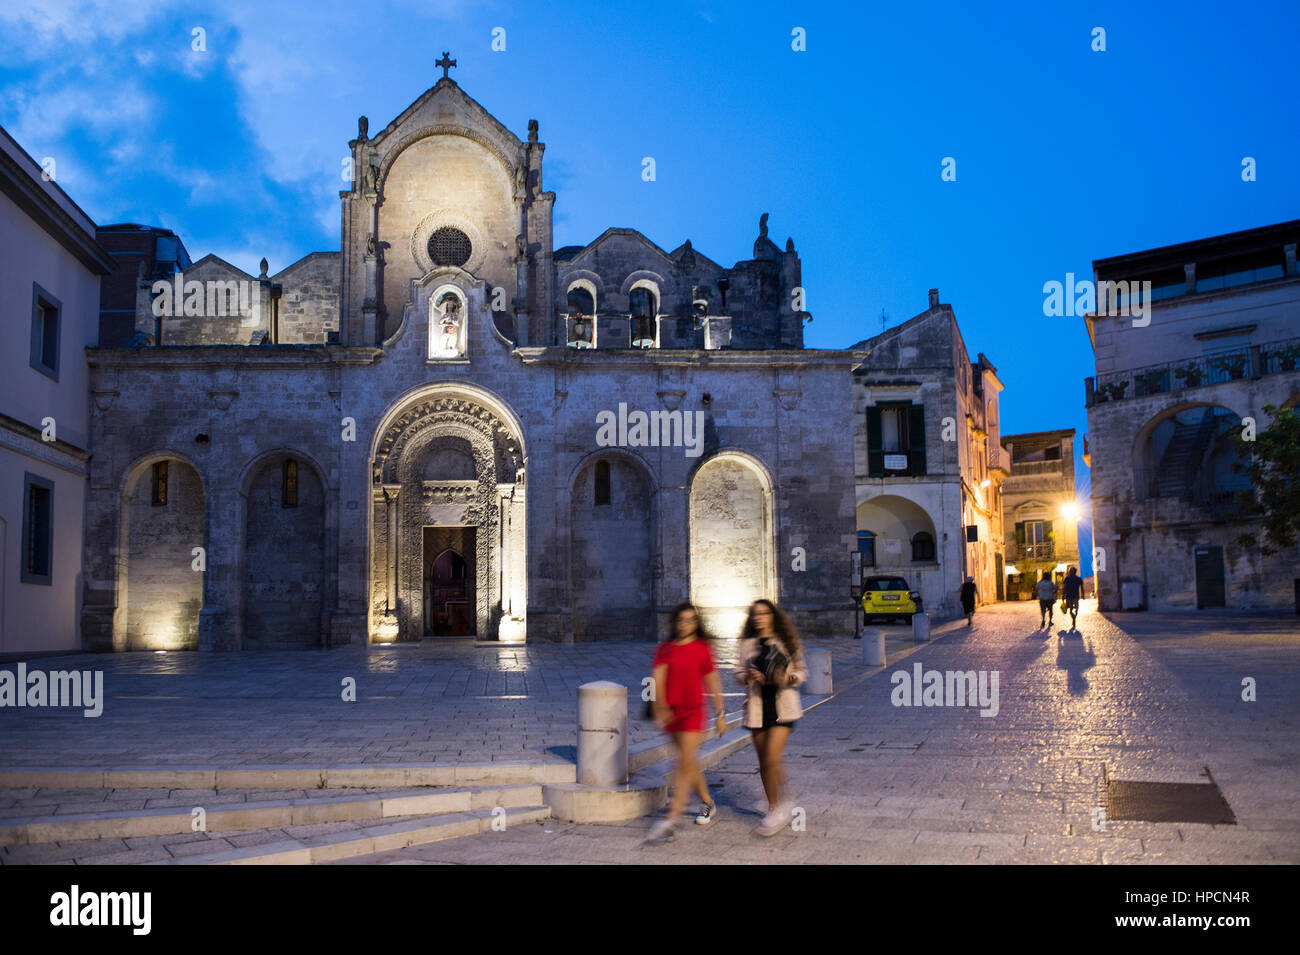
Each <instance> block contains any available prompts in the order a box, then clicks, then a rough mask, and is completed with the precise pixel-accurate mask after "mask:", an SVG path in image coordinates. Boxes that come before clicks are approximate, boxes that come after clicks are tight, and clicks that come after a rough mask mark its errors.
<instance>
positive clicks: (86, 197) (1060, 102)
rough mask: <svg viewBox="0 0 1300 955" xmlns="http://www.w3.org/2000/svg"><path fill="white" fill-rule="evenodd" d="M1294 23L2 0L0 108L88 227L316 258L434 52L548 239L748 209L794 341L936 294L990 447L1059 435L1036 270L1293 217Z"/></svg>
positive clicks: (717, 227) (211, 248)
mask: <svg viewBox="0 0 1300 955" xmlns="http://www.w3.org/2000/svg"><path fill="white" fill-rule="evenodd" d="M496 27H502V28H504V29H505V31H506V32H505V41H506V50H505V51H504V52H493V51H492V49H491V43H492V31H493V29H494V28H496ZM796 27H802V28H803V29H804V30H805V31H806V38H807V40H806V45H807V49H806V51H803V52H795V51H793V50H792V49H791V31H792V30H793V29H794V28H796ZM1094 27H1102V28H1104V29H1105V30H1106V51H1105V52H1094V51H1093V50H1092V49H1091V43H1092V30H1093V28H1094ZM1297 27H1300V4H1296V3H1295V2H1294V0H1291V2H1276V3H1272V2H1262V3H1255V4H1251V5H1250V6H1248V7H1241V6H1237V5H1228V4H1223V3H1203V2H1190V3H1188V2H1181V3H1164V4H1138V3H1086V4H1040V3H1010V4H1004V5H998V7H997V8H996V9H981V7H980V6H979V5H976V4H970V3H952V4H945V3H927V4H856V3H851V4H803V5H791V4H788V3H725V4H724V3H708V2H706V3H644V4H635V5H624V4H610V3H573V4H546V5H541V4H523V3H502V2H493V0H486V2H483V0H475V2H468V0H466V2H461V0H444V2H438V0H434V2H429V0H420V2H397V3H374V4H369V3H366V4H361V3H332V2H326V3H313V4H310V5H308V4H279V3H275V4H272V3H265V2H262V3H253V2H242V0H239V2H231V3H216V4H203V3H198V4H195V3H175V2H156V0H140V2H132V3H121V2H119V0H111V2H101V0H91V2H58V0H53V2H51V0H42V2H40V3H32V2H28V0H17V2H14V0H6V3H5V4H4V6H3V8H2V9H0V123H3V125H4V126H5V127H6V128H7V129H9V131H10V132H11V133H12V134H13V135H14V136H15V138H16V139H17V140H18V141H19V142H20V143H21V144H22V145H23V146H24V147H25V148H26V149H27V151H28V152H29V153H31V154H32V155H33V156H34V157H36V158H37V159H38V160H41V159H43V158H44V157H46V156H50V157H53V158H54V159H55V160H56V163H57V166H56V169H57V178H58V180H59V182H60V184H61V185H63V187H64V188H65V189H67V190H68V192H69V193H70V194H71V195H72V197H73V198H74V199H75V200H76V201H77V202H78V203H79V204H80V205H81V206H82V207H83V208H84V209H85V210H86V211H87V212H88V213H89V214H90V215H91V216H92V217H93V218H94V219H95V220H96V221H99V222H103V223H108V222H115V221H138V222H145V223H150V224H156V225H162V226H166V227H168V228H172V229H175V230H176V231H178V232H179V233H180V234H181V236H182V238H183V239H184V240H185V243H186V245H187V247H188V248H189V250H190V252H191V254H192V255H194V257H195V258H198V257H199V256H201V255H203V254H206V253H208V252H215V253H216V254H218V255H220V256H222V257H223V258H226V259H228V260H229V261H232V262H234V263H235V264H237V265H240V266H241V267H243V268H245V269H249V270H254V269H255V268H256V263H257V261H258V260H259V259H260V258H261V257H262V256H266V257H267V258H268V259H269V260H270V262H271V266H272V270H273V271H278V270H279V269H281V268H283V267H284V266H285V265H287V264H289V263H290V262H292V261H294V260H296V259H298V258H299V257H301V256H302V255H305V254H307V253H309V252H312V251H316V250H321V249H337V248H338V247H339V238H338V232H339V202H338V190H339V189H340V188H341V187H342V186H343V183H342V180H341V178H340V169H341V166H340V163H341V161H342V160H343V158H344V157H345V156H346V155H347V141H348V139H350V138H351V137H353V136H354V135H355V134H356V118H357V116H358V115H360V114H363V113H364V114H365V115H367V116H369V118H370V123H371V129H372V130H376V129H379V128H382V127H383V126H384V125H386V124H387V123H388V122H389V121H390V120H391V119H392V118H393V117H394V116H396V115H397V114H398V113H399V112H400V111H401V110H402V109H404V108H405V107H406V106H407V105H409V103H410V102H411V101H413V100H414V99H415V98H416V97H418V96H419V95H420V93H422V92H423V91H424V90H425V89H427V88H428V87H429V86H431V85H432V84H433V83H434V82H435V81H436V79H437V77H438V76H439V75H441V71H440V70H438V69H437V68H436V67H434V65H433V63H434V60H435V59H437V57H438V56H439V55H440V53H441V51H442V50H444V49H446V50H450V51H451V52H452V55H453V57H455V58H456V59H457V60H458V62H459V66H458V67H457V68H456V70H455V71H454V72H453V76H454V78H455V79H456V80H457V81H458V82H459V83H460V84H461V86H462V87H463V88H464V89H465V90H466V92H468V93H469V94H470V95H471V96H473V97H474V98H476V99H477V100H478V101H479V102H481V103H482V104H483V105H484V106H485V107H486V108H487V109H488V110H489V111H490V112H492V113H493V114H494V115H496V116H497V117H498V119H500V120H501V121H502V122H504V123H505V124H506V125H507V126H508V127H510V128H511V129H512V130H514V131H515V133H516V134H517V135H520V136H523V135H525V133H526V130H527V122H528V120H529V119H530V118H536V119H538V120H539V121H540V123H541V138H542V140H543V141H544V142H546V144H547V153H546V181H545V186H546V188H548V189H552V190H555V191H556V192H557V193H558V199H557V203H556V228H555V239H556V246H557V247H558V246H561V245H566V244H582V243H586V242H588V241H590V240H591V239H593V238H595V237H596V236H597V235H599V234H600V233H601V232H602V231H604V229H606V228H608V227H610V226H625V227H632V228H636V229H639V230H641V231H642V232H644V233H645V234H646V235H647V236H649V237H650V238H651V239H652V240H654V241H655V242H657V243H659V244H660V245H661V246H663V247H665V248H673V247H675V246H676V245H678V244H679V243H680V242H681V241H683V240H684V239H687V238H690V239H691V240H692V242H693V243H694V245H695V247H696V248H697V249H699V250H700V251H701V252H703V253H704V254H706V255H708V256H710V257H711V258H713V259H715V260H716V261H719V262H722V263H724V264H731V263H732V262H734V261H736V260H738V259H743V258H747V257H748V256H749V255H750V249H751V246H752V243H753V240H754V237H755V235H756V234H757V223H758V217H759V214H760V213H762V212H769V213H770V214H771V220H770V227H771V233H772V237H773V238H774V239H775V240H776V241H777V242H778V243H782V244H783V243H784V240H785V238H786V236H793V238H794V240H795V244H796V247H797V248H798V250H799V252H800V254H801V256H802V259H803V278H804V285H805V287H806V288H807V290H808V308H809V310H810V311H811V312H812V313H813V315H814V320H813V322H812V324H811V325H810V326H809V327H808V339H807V340H808V344H809V345H811V346H816V347H844V346H847V345H849V344H852V343H853V342H856V341H858V340H860V339H862V338H864V337H867V336H869V335H872V334H875V333H877V332H879V331H880V329H881V320H880V315H881V311H882V310H884V312H885V313H886V315H887V321H888V323H889V324H891V325H892V324H895V323H898V322H901V321H903V320H905V319H907V318H909V317H911V316H912V315H914V314H916V313H917V312H919V311H921V310H923V309H924V308H925V305H926V290H927V289H929V288H932V287H938V288H939V289H940V293H941V298H942V299H943V301H945V302H948V303H951V304H952V306H953V307H954V309H955V310H956V314H957V318H958V321H959V322H960V324H961V328H962V332H963V335H964V337H965V339H966V343H967V347H968V348H969V349H970V350H971V352H972V354H974V353H975V352H979V351H982V352H984V353H985V354H987V355H988V357H989V359H990V360H991V361H992V362H993V363H994V364H995V365H996V366H997V367H998V369H999V372H1000V374H1001V377H1002V380H1003V381H1004V383H1005V384H1006V391H1005V392H1004V393H1003V400H1002V419H1003V421H1002V423H1003V430H1004V431H1005V432H1007V433H1011V432H1015V431H1034V430H1043V429H1048V428H1057V427H1075V428H1077V429H1078V430H1079V433H1080V434H1081V435H1082V434H1083V433H1084V432H1085V430H1086V426H1087V422H1086V415H1085V411H1084V408H1083V378H1084V377H1085V376H1086V375H1088V374H1090V373H1091V371H1092V367H1093V366H1092V354H1091V350H1090V348H1089V346H1088V340H1087V335H1086V333H1085V332H1084V329H1083V324H1082V321H1081V320H1079V319H1076V318H1058V319H1049V318H1045V317H1044V316H1043V314H1042V303H1043V292H1042V287H1043V283H1044V282H1047V281H1051V280H1054V279H1055V280H1058V281H1063V280H1064V277H1065V273H1066V272H1069V271H1073V272H1074V273H1075V274H1076V275H1079V276H1081V277H1082V276H1085V275H1088V274H1089V272H1090V263H1091V261H1092V260H1093V259H1095V258H1102V257H1107V256H1112V255H1118V254H1122V253H1126V252H1132V251H1137V250H1140V249H1146V248H1151V247H1154V246H1159V245H1165V244H1168V243H1173V242H1179V241H1184V240H1188V239H1194V238H1200V237H1205V236H1210V235H1216V234H1220V233H1224V232H1231V231H1235V230H1239V229H1246V228H1252V227H1255V226H1259V225H1264V224H1268V223H1272V222H1279V221H1283V220H1287V219H1292V218H1296V217H1297V216H1300V183H1298V182H1297V168H1298V167H1300V163H1297V159H1296V157H1297V155H1300V129H1298V124H1297V106H1296V103H1297V81H1296V70H1295V49H1296V36H1297ZM195 28H202V29H203V30H204V33H205V36H204V39H205V43H206V52H195V51H194V50H193V49H192V42H193V39H192V38H193V30H194V29H195ZM645 156H653V157H654V159H655V162H656V167H657V179H656V181H655V182H644V181H643V180H642V178H641V168H642V166H641V160H642V158H643V157H645ZM949 156H950V157H953V158H954V159H955V160H956V172H957V179H956V181H955V182H943V181H941V178H940V171H941V169H940V164H941V161H942V160H943V158H944V157H949ZM1246 156H1251V157H1254V158H1255V160H1256V162H1257V168H1258V178H1257V181H1255V182H1250V183H1247V182H1243V181H1242V179H1241V162H1242V159H1243V157H1246ZM1081 444H1082V442H1080V445H1081ZM1078 470H1079V478H1080V484H1081V486H1082V485H1085V484H1086V481H1087V472H1086V469H1084V468H1083V466H1082V462H1079V464H1078Z"/></svg>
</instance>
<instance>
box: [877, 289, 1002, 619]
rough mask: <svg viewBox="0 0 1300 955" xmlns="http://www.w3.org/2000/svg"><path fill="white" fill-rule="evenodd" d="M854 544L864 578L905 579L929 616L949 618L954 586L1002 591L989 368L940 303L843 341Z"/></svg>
mask: <svg viewBox="0 0 1300 955" xmlns="http://www.w3.org/2000/svg"><path fill="white" fill-rule="evenodd" d="M853 348H854V350H859V349H865V350H866V352H867V356H866V358H865V359H863V360H862V361H861V362H860V363H859V364H858V365H857V367H856V368H854V370H853V422H854V448H853V456H854V472H855V482H856V488H857V489H856V501H857V511H856V517H857V549H858V552H859V554H860V555H861V557H860V558H859V560H860V564H861V566H862V569H863V571H864V572H865V573H871V574H890V575H898V576H902V577H904V578H906V580H907V581H908V583H909V584H910V585H911V589H913V590H918V591H920V593H921V598H922V605H923V609H924V610H925V611H927V612H929V613H930V614H932V615H933V616H935V617H936V618H937V619H948V618H953V617H956V616H958V614H959V603H958V599H957V591H958V588H959V587H960V586H961V584H962V582H963V581H964V580H965V579H966V577H967V576H970V577H973V578H974V579H975V584H976V586H977V587H978V588H979V593H980V601H981V602H983V603H987V602H989V601H992V600H995V599H997V600H1001V599H1002V598H1003V588H1002V577H1003V560H1004V557H1003V534H1002V495H1001V484H1002V482H1003V480H1004V479H1005V478H1006V477H1007V476H1008V474H1009V473H1010V470H1011V465H1010V456H1009V454H1008V453H1007V451H1006V450H1005V449H1004V448H1003V447H1002V445H1001V442H1000V439H999V420H1000V417H999V411H998V400H999V399H998V395H999V393H1000V392H1001V391H1002V387H1003V386H1002V382H1001V381H999V379H998V374H997V369H996V368H994V367H993V365H992V363H991V362H990V361H989V360H988V359H987V358H986V357H984V355H983V354H982V353H981V354H979V355H978V357H977V358H976V359H975V360H974V361H972V360H971V358H970V355H969V353H968V352H967V350H966V344H965V342H964V341H963V339H962V336H961V331H960V329H958V327H957V319H956V316H955V315H954V314H953V310H952V307H951V306H950V305H946V304H941V303H940V302H939V293H938V291H937V290H935V289H932V290H931V291H930V303H929V308H928V309H927V310H926V311H924V312H922V313H921V314H919V315H916V316H915V317H913V318H911V319H908V320H907V321H906V322H903V323H902V324H900V325H898V326H896V327H894V328H891V329H888V330H886V331H884V332H882V333H881V334H879V335H877V336H875V337H874V338H870V339H867V340H866V341H863V342H860V343H858V344H857V345H855V346H853Z"/></svg>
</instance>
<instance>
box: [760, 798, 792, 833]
mask: <svg viewBox="0 0 1300 955" xmlns="http://www.w3.org/2000/svg"><path fill="white" fill-rule="evenodd" d="M792 815H793V814H792V813H791V811H790V808H789V804H788V803H782V804H781V805H779V806H777V807H776V808H775V809H773V810H772V811H771V812H769V813H768V814H767V815H766V816H764V817H763V822H762V823H761V824H760V825H759V827H758V829H757V830H755V831H756V832H757V833H758V834H759V835H760V836H764V837H766V836H774V835H776V834H777V833H778V832H780V831H781V830H782V829H784V828H785V827H786V826H787V825H789V823H790V819H791V817H792Z"/></svg>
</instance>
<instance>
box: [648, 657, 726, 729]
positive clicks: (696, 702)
mask: <svg viewBox="0 0 1300 955" xmlns="http://www.w3.org/2000/svg"><path fill="white" fill-rule="evenodd" d="M654 666H655V667H656V668H658V667H659V666H667V667H668V678H667V680H666V681H665V682H666V683H667V684H668V685H667V687H665V689H664V704H665V705H666V706H667V707H668V708H669V709H670V710H672V711H673V717H672V721H671V722H670V723H669V724H668V727H667V731H668V732H669V733H700V732H703V730H704V678H705V677H706V676H708V675H709V674H710V673H712V672H713V669H714V668H713V654H712V653H711V652H709V645H708V644H707V643H706V642H705V641H703V640H701V639H699V638H698V637H697V638H695V639H694V640H692V641H690V642H689V643H683V644H678V643H674V642H672V641H671V640H669V641H667V642H665V643H661V644H659V649H657V650H656V651H655V661H654Z"/></svg>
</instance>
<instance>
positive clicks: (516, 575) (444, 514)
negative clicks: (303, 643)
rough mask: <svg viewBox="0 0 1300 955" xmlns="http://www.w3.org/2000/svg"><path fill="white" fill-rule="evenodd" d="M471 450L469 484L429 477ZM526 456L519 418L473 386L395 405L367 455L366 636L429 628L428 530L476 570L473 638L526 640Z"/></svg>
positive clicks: (411, 636)
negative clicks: (445, 456)
mask: <svg viewBox="0 0 1300 955" xmlns="http://www.w3.org/2000/svg"><path fill="white" fill-rule="evenodd" d="M448 446H456V447H458V448H460V449H468V453H469V455H470V456H471V457H472V459H473V472H474V476H473V477H472V478H459V479H455V478H452V479H439V478H432V479H431V478H428V477H427V476H426V474H425V466H426V462H427V461H428V458H429V456H430V454H432V453H434V452H436V451H437V450H438V449H439V448H442V447H448ZM524 471H525V456H524V444H523V431H522V428H521V427H520V425H519V422H518V419H517V417H516V416H515V415H514V413H513V412H512V411H511V410H510V409H509V407H508V406H506V404H505V403H504V402H502V401H501V400H500V399H499V398H497V397H496V396H495V395H492V394H490V393H489V392H487V391H486V390H484V389H481V388H478V387H477V386H473V385H467V384H461V383H453V382H440V383H436V384H433V385H428V386H425V387H422V388H417V389H414V390H413V391H412V392H408V393H407V394H406V395H405V396H403V397H402V398H401V399H399V400H398V401H397V402H396V403H395V404H394V405H393V406H392V408H391V410H390V411H389V412H388V413H387V414H386V415H385V416H384V418H383V420H382V421H381V423H380V426H379V428H378V429H376V432H375V437H374V441H373V443H372V458H371V487H372V495H371V508H370V521H369V534H368V539H369V548H370V560H369V566H370V627H369V629H370V639H371V640H372V641H373V642H390V641H393V640H418V639H420V638H421V637H423V636H424V634H425V632H426V630H427V629H428V628H427V627H426V619H425V617H426V615H427V613H428V608H427V603H428V602H427V599H426V594H425V592H424V591H425V588H426V579H427V575H426V574H425V572H424V571H425V564H426V563H427V561H428V560H429V559H430V558H431V556H433V555H430V554H427V553H426V545H425V538H426V529H431V530H432V531H433V535H432V536H431V537H430V540H439V541H442V543H441V544H440V545H439V547H440V549H441V548H444V547H445V546H447V545H446V542H445V539H446V538H447V537H448V535H453V536H454V537H455V539H456V541H457V547H458V549H459V550H460V551H461V552H462V553H461V556H462V557H464V558H466V559H467V560H471V561H472V564H473V573H474V595H475V596H474V600H475V606H474V608H473V619H474V624H475V629H474V632H475V634H476V635H477V636H478V637H479V638H480V639H501V640H506V641H516V640H522V639H523V637H524V629H525V621H526V611H527V584H526V541H527V533H526V512H525V504H524Z"/></svg>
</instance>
